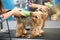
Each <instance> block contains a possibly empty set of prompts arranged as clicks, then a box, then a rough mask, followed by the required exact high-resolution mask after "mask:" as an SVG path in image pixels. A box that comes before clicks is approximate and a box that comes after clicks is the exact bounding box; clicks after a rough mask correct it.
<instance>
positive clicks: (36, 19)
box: [16, 11, 46, 38]
mask: <svg viewBox="0 0 60 40" xmlns="http://www.w3.org/2000/svg"><path fill="white" fill-rule="evenodd" d="M45 16H46V14H44V15H43V13H42V12H41V11H35V12H31V13H30V17H26V18H24V17H17V29H16V37H20V36H22V35H25V34H26V33H27V30H26V26H28V25H30V26H31V29H30V36H29V38H33V37H36V36H42V35H41V34H42V33H43V29H42V28H44V27H43V26H44V25H45V20H46V18H44V17H45Z"/></svg>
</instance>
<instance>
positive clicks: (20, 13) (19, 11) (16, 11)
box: [12, 8, 25, 16]
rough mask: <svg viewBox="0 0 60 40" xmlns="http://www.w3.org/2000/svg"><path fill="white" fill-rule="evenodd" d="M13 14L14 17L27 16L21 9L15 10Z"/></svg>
mask: <svg viewBox="0 0 60 40" xmlns="http://www.w3.org/2000/svg"><path fill="white" fill-rule="evenodd" d="M12 12H13V15H14V16H20V15H22V16H25V14H24V13H22V12H21V9H20V8H14V9H13V10H12Z"/></svg>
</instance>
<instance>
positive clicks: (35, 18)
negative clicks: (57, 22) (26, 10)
mask: <svg viewBox="0 0 60 40" xmlns="http://www.w3.org/2000/svg"><path fill="white" fill-rule="evenodd" d="M30 14H31V21H32V23H33V24H35V25H40V23H41V20H42V12H40V11H38V12H31V13H30Z"/></svg>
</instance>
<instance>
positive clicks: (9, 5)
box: [2, 0, 14, 10]
mask: <svg viewBox="0 0 60 40" xmlns="http://www.w3.org/2000/svg"><path fill="white" fill-rule="evenodd" d="M2 4H3V8H4V9H6V10H12V9H13V8H14V0H2Z"/></svg>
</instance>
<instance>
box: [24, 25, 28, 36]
mask: <svg viewBox="0 0 60 40" xmlns="http://www.w3.org/2000/svg"><path fill="white" fill-rule="evenodd" d="M23 26H24V28H23V34H24V35H25V34H27V31H26V25H25V24H23Z"/></svg>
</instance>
